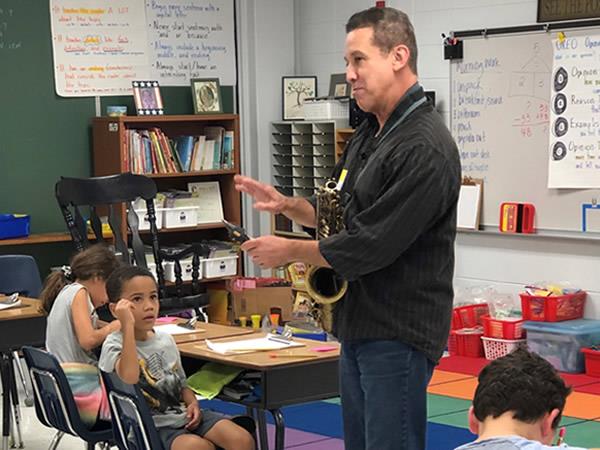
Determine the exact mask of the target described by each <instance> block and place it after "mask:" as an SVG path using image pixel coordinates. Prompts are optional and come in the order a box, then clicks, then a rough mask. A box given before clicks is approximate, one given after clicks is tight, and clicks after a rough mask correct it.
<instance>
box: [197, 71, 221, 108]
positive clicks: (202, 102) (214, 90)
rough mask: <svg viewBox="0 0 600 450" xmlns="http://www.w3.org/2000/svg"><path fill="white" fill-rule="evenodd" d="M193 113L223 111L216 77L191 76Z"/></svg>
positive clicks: (219, 87)
mask: <svg viewBox="0 0 600 450" xmlns="http://www.w3.org/2000/svg"><path fill="white" fill-rule="evenodd" d="M190 83H191V87H192V100H193V101H194V114H218V113H222V112H223V100H222V97H221V85H220V83H219V79H218V78H192V79H191V80H190Z"/></svg>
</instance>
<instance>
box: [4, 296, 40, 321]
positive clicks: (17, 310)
mask: <svg viewBox="0 0 600 450" xmlns="http://www.w3.org/2000/svg"><path fill="white" fill-rule="evenodd" d="M4 297H5V296H0V301H1V300H3V299H4ZM19 300H21V305H20V306H15V307H12V308H8V309H3V310H1V311H0V321H2V320H20V319H31V318H34V317H43V316H45V315H46V311H44V308H43V307H42V302H41V300H38V299H36V298H28V297H21V296H19Z"/></svg>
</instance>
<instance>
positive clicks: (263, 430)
mask: <svg viewBox="0 0 600 450" xmlns="http://www.w3.org/2000/svg"><path fill="white" fill-rule="evenodd" d="M256 419H257V420H258V439H259V441H260V450H269V437H268V436H267V417H266V414H265V411H264V410H262V409H257V410H256Z"/></svg>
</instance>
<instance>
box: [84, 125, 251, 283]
mask: <svg viewBox="0 0 600 450" xmlns="http://www.w3.org/2000/svg"><path fill="white" fill-rule="evenodd" d="M213 126H220V127H223V128H224V129H225V130H227V131H233V134H234V137H233V167H232V168H227V169H217V170H204V171H191V172H177V173H154V174H145V175H146V176H148V177H150V178H152V179H154V181H155V182H156V185H157V188H158V190H159V191H168V190H169V189H177V190H184V191H186V190H187V184H188V183H189V182H202V181H218V183H219V189H220V191H221V200H222V204H223V215H224V218H225V219H226V220H228V221H230V222H232V223H236V224H241V221H242V214H241V200H240V193H239V192H237V191H236V190H235V187H234V181H233V177H234V176H235V175H236V174H238V173H239V171H240V132H239V117H238V116H237V115H236V114H213V115H172V116H122V117H96V118H94V119H93V121H92V136H93V141H92V145H93V147H92V148H93V164H94V168H93V174H94V176H106V175H114V174H117V173H122V172H128V171H129V162H128V158H129V152H128V137H127V132H128V131H130V130H149V129H152V128H158V129H160V130H161V131H162V132H163V133H164V134H165V135H166V136H167V137H168V138H169V139H174V138H176V137H177V136H184V135H188V136H199V135H203V134H204V131H203V130H204V128H205V127H213ZM122 215H123V220H122V222H123V230H122V232H123V234H125V233H126V231H127V230H126V224H125V220H124V218H125V210H124V208H123V211H122ZM159 233H160V235H161V237H160V240H161V245H175V244H178V243H181V242H193V241H198V240H199V239H218V240H228V235H227V230H226V229H225V227H224V225H223V224H222V223H220V222H215V223H203V224H199V225H197V226H192V227H186V228H162V229H160V230H159ZM141 235H142V236H148V235H149V234H148V233H144V232H141ZM240 267H241V265H240V264H238V272H239V271H240Z"/></svg>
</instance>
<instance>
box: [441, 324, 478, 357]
mask: <svg viewBox="0 0 600 450" xmlns="http://www.w3.org/2000/svg"><path fill="white" fill-rule="evenodd" d="M482 335H483V330H473V329H468V330H452V331H451V332H450V338H449V339H448V352H449V353H450V355H452V356H468V357H471V358H481V357H482V356H483V342H482V341H481V336H482ZM452 341H454V342H453V343H452V344H451V342H452ZM452 347H454V353H453V351H452V350H451V348H452Z"/></svg>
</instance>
